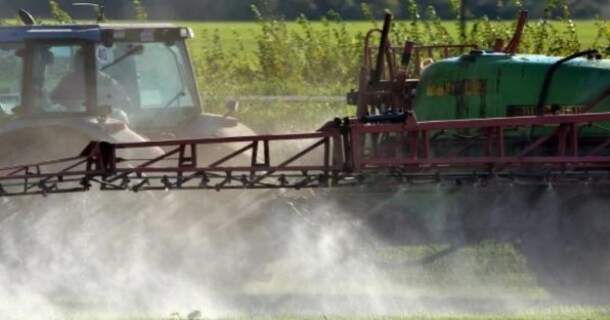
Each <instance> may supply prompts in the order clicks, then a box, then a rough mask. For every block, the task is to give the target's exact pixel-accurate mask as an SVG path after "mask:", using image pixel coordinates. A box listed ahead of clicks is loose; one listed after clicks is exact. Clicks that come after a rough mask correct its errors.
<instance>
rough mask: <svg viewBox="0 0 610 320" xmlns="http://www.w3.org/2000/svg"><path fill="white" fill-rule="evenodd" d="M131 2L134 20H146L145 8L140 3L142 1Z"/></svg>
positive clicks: (133, 0)
mask: <svg viewBox="0 0 610 320" xmlns="http://www.w3.org/2000/svg"><path fill="white" fill-rule="evenodd" d="M131 3H132V4H133V8H134V11H135V18H136V20H140V21H144V20H148V12H147V11H146V8H144V6H143V5H142V2H141V1H140V0H132V1H131Z"/></svg>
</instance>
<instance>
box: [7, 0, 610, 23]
mask: <svg viewBox="0 0 610 320" xmlns="http://www.w3.org/2000/svg"><path fill="white" fill-rule="evenodd" d="M466 1H467V6H468V11H469V16H471V17H480V16H483V15H487V16H488V17H490V18H497V17H500V18H503V19H509V18H511V17H512V14H513V10H514V7H515V6H516V5H515V1H514V0H466ZM555 1H557V0H521V1H519V2H521V3H522V4H523V5H524V6H526V7H527V8H528V9H529V10H530V11H532V14H533V15H534V16H535V17H541V16H543V15H544V9H545V6H546V5H548V4H549V3H551V2H555ZM57 2H58V4H59V5H61V6H62V7H64V8H65V10H66V11H68V12H69V13H70V14H71V15H72V16H73V17H75V18H78V19H83V18H85V17H90V11H89V10H88V9H84V8H76V7H73V6H71V3H73V2H77V1H75V0H57ZM92 2H96V3H100V4H103V5H105V6H106V8H107V10H108V15H109V16H110V17H113V18H116V19H125V18H131V17H133V16H134V15H135V13H136V12H137V6H134V5H133V1H132V0H127V1H126V0H95V1H92ZM138 2H140V4H141V5H142V6H143V7H144V8H146V10H147V11H148V13H149V15H150V18H152V19H163V20H167V19H171V20H254V18H255V17H254V16H253V15H252V12H251V11H250V5H251V4H256V5H257V6H258V7H260V8H263V7H265V8H267V9H268V10H269V12H272V13H273V14H274V15H275V16H277V17H283V18H286V19H295V18H297V17H299V16H300V15H301V14H305V15H307V16H308V17H310V18H312V19H319V18H321V17H323V16H325V15H326V13H327V12H328V11H330V10H332V11H335V12H337V13H339V14H340V15H341V16H342V17H344V18H346V19H350V20H353V19H366V18H367V17H366V14H364V13H363V12H362V10H361V5H362V4H363V3H366V4H369V5H370V6H371V9H372V12H373V13H375V14H376V15H379V16H380V15H381V13H382V11H383V10H384V9H390V10H392V11H393V12H394V13H395V14H396V15H397V16H398V17H399V18H402V19H405V18H407V17H409V15H410V9H409V3H408V1H404V0H366V1H365V0H222V1H218V0H138ZM417 2H418V3H419V5H421V6H422V7H423V8H425V7H427V6H429V5H433V6H435V7H436V9H437V11H438V14H439V16H440V17H442V18H443V19H451V18H453V17H454V14H453V6H452V4H451V1H447V0H418V1H417ZM453 2H455V1H453ZM569 3H570V6H571V7H572V10H573V13H574V15H575V17H576V18H579V19H582V18H589V19H591V18H595V17H596V16H598V15H600V14H602V15H604V14H606V15H607V14H608V13H609V12H610V3H608V1H606V0H570V1H569ZM19 8H26V9H28V10H31V11H32V12H33V13H34V14H36V15H37V16H44V17H50V16H51V12H50V9H49V7H48V5H47V2H46V1H44V0H19V1H15V0H0V16H4V17H5V18H6V17H12V16H14V14H15V12H16V10H17V9H19Z"/></svg>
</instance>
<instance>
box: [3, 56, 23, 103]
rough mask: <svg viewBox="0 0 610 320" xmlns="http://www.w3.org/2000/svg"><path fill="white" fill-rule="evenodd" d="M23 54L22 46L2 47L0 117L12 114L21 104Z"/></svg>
mask: <svg viewBox="0 0 610 320" xmlns="http://www.w3.org/2000/svg"><path fill="white" fill-rule="evenodd" d="M22 54H23V47H22V46H21V45H10V44H9V45H6V44H5V45H0V70H2V72H0V115H1V114H5V115H6V114H12V113H13V110H14V109H15V108H16V107H18V106H19V105H20V104H21V81H22V80H21V77H22V75H23V59H22V58H21V57H20V56H21V55H22Z"/></svg>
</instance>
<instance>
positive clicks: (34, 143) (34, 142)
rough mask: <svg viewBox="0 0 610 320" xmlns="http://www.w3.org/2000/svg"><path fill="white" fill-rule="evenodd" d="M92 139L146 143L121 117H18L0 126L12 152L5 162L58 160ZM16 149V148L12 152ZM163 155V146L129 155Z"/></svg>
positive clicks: (1, 143)
mask: <svg viewBox="0 0 610 320" xmlns="http://www.w3.org/2000/svg"><path fill="white" fill-rule="evenodd" d="M90 141H106V142H113V143H116V142H143V141H147V139H145V138H144V137H142V136H140V135H138V134H137V133H135V132H133V131H132V130H130V129H129V128H128V127H127V125H125V123H123V122H121V121H117V120H111V119H110V120H107V121H105V122H99V121H98V120H97V119H95V118H67V119H66V118H39V119H15V120H13V121H10V122H7V123H6V124H5V125H3V126H0V147H1V148H3V149H5V150H7V151H10V152H11V153H12V154H11V155H10V156H8V154H9V152H7V153H6V154H7V156H5V157H2V159H0V160H2V163H3V164H7V162H8V164H19V163H21V164H22V163H31V162H40V161H48V160H54V159H58V158H66V157H73V156H76V155H78V154H79V153H80V152H81V151H82V149H83V148H85V147H86V146H87V144H88V143H89V142H90ZM11 150H12V151H11ZM161 154H163V150H162V149H160V148H143V149H138V150H137V151H129V152H126V153H125V154H124V156H125V157H133V158H142V157H146V158H151V157H155V156H159V155H161Z"/></svg>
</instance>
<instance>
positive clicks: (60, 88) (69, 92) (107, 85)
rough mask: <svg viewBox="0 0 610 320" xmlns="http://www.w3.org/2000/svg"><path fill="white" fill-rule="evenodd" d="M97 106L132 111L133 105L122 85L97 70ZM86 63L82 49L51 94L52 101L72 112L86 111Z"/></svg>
mask: <svg viewBox="0 0 610 320" xmlns="http://www.w3.org/2000/svg"><path fill="white" fill-rule="evenodd" d="M96 75H97V104H98V106H110V107H112V108H118V109H122V110H130V109H132V107H133V103H132V101H131V99H130V98H129V95H128V94H127V92H126V91H125V90H124V89H123V87H121V85H120V84H119V83H118V81H116V80H115V79H113V78H112V77H111V76H109V75H108V74H107V73H105V72H103V71H100V70H97V71H96ZM85 84H86V81H85V63H84V54H83V51H82V49H81V50H78V51H77V52H76V53H75V55H74V57H73V61H72V68H71V71H70V72H69V73H67V74H66V75H65V76H63V77H62V78H61V80H60V81H59V83H58V84H57V86H56V87H55V89H53V91H52V92H51V101H52V102H53V103H56V104H59V105H61V106H63V107H65V108H66V109H67V110H68V111H71V112H83V111H85V102H86V87H85Z"/></svg>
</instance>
